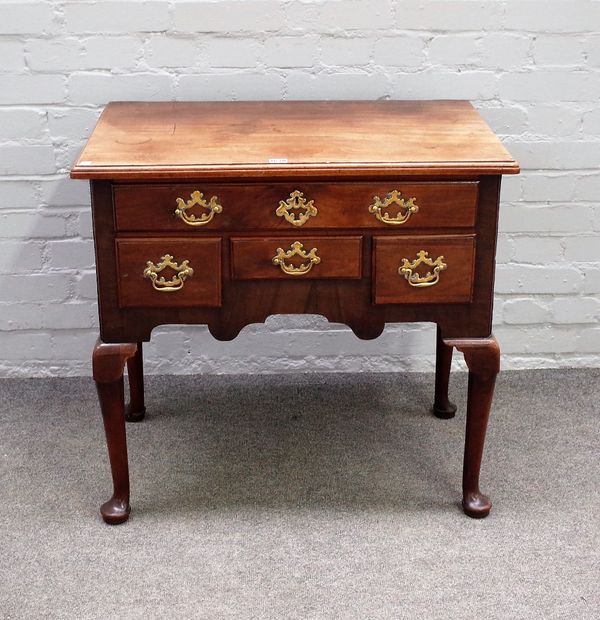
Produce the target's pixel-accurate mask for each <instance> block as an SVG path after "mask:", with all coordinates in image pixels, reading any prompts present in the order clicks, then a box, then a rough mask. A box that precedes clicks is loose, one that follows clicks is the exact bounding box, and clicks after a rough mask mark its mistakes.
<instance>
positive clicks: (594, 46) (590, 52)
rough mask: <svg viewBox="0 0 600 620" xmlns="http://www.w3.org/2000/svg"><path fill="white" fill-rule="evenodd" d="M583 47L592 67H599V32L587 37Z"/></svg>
mask: <svg viewBox="0 0 600 620" xmlns="http://www.w3.org/2000/svg"><path fill="white" fill-rule="evenodd" d="M585 49H586V52H587V57H588V62H589V64H590V65H591V66H592V67H600V34H595V35H594V36H591V37H589V38H588V39H587V41H586V46H585Z"/></svg>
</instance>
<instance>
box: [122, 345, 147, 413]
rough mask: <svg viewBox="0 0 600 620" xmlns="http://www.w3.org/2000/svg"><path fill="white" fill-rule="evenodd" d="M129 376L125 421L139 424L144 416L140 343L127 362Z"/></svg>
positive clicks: (142, 363) (142, 365) (142, 367)
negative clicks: (128, 398)
mask: <svg viewBox="0 0 600 620" xmlns="http://www.w3.org/2000/svg"><path fill="white" fill-rule="evenodd" d="M127 374H128V376H129V397H130V400H129V404H128V405H127V406H126V407H125V421H127V422H141V421H142V420H143V419H144V416H145V415H146V407H145V405H144V361H143V355H142V343H141V342H138V343H137V351H136V352H135V355H134V356H133V357H130V358H129V359H128V360H127Z"/></svg>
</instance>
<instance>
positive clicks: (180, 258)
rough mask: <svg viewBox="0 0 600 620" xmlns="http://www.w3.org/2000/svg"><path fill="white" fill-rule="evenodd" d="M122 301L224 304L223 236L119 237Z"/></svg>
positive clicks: (124, 303) (129, 304)
mask: <svg viewBox="0 0 600 620" xmlns="http://www.w3.org/2000/svg"><path fill="white" fill-rule="evenodd" d="M116 252H117V270H118V287H119V290H118V292H119V305H120V306H121V307H122V308H135V307H137V308H139V307H195V306H203V307H211V306H212V307H214V306H220V305H221V240H220V239H207V238H205V239H191V240H190V239H187V238H181V237H163V238H156V239H117V241H116Z"/></svg>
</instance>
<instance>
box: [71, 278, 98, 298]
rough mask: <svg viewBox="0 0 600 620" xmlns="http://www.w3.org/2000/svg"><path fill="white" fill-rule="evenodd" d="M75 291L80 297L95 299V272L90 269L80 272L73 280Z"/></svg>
mask: <svg viewBox="0 0 600 620" xmlns="http://www.w3.org/2000/svg"><path fill="white" fill-rule="evenodd" d="M75 291H76V293H77V296H78V297H80V298H82V299H96V297H97V289H96V272H95V271H90V272H87V273H82V274H81V275H80V276H79V277H78V278H76V280H75Z"/></svg>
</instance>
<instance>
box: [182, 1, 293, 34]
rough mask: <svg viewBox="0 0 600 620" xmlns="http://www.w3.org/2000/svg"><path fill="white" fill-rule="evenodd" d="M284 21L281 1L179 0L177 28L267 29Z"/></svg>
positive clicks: (209, 30) (219, 30) (275, 27)
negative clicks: (212, 0)
mask: <svg viewBox="0 0 600 620" xmlns="http://www.w3.org/2000/svg"><path fill="white" fill-rule="evenodd" d="M284 25H285V17H284V13H283V9H282V7H281V4H280V3H279V2H272V1H270V0H221V1H219V2H204V1H199V2H177V3H176V4H175V22H174V28H175V30H176V31H178V32H239V31H257V32H264V31H270V30H278V29H280V28H282V27H283V26H284Z"/></svg>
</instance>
